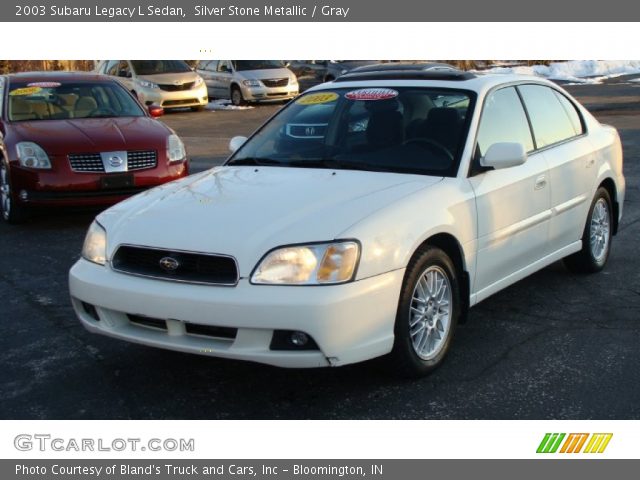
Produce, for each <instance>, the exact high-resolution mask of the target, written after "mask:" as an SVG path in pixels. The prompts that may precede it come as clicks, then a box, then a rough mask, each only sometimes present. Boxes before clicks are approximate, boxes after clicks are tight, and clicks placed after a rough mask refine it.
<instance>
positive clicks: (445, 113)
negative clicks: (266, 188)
mask: <svg viewBox="0 0 640 480" xmlns="http://www.w3.org/2000/svg"><path fill="white" fill-rule="evenodd" d="M472 95H473V94H472V93H469V92H465V91H459V90H449V89H435V88H410V87H402V88H383V87H380V88H336V89H332V90H322V91H317V92H311V93H308V94H306V95H302V96H300V97H298V98H297V99H296V100H295V101H293V102H291V103H290V104H289V105H288V106H287V107H286V108H285V109H283V110H282V111H281V112H280V113H279V114H278V115H277V116H276V117H275V118H274V119H272V120H271V121H270V122H269V123H268V124H266V125H265V126H264V127H263V128H262V129H261V130H260V131H259V132H258V133H257V134H256V135H255V136H254V137H253V138H251V139H250V140H249V141H248V142H247V143H246V144H245V145H244V146H243V147H242V148H241V149H240V150H239V151H238V152H236V154H235V155H234V156H233V157H232V158H231V160H230V161H229V162H228V164H229V165H273V166H285V167H300V168H305V167H308V168H332V169H340V168H343V169H354V170H370V171H388V172H397V173H419V174H429V175H438V176H454V175H455V174H456V173H457V167H458V162H459V156H460V154H461V150H462V146H463V145H464V140H465V138H466V135H467V130H468V127H467V123H468V122H467V119H468V117H469V112H470V111H471V109H472V108H473V105H472V104H473V97H472Z"/></svg>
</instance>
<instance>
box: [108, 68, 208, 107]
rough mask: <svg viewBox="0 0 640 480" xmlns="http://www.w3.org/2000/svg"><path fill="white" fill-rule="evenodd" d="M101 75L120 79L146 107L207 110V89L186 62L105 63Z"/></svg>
mask: <svg viewBox="0 0 640 480" xmlns="http://www.w3.org/2000/svg"><path fill="white" fill-rule="evenodd" d="M96 71H97V72H98V73H103V74H105V75H111V76H113V77H116V78H118V80H120V81H121V82H122V83H123V84H124V85H125V87H127V88H128V89H129V90H130V91H131V92H132V93H133V94H134V95H136V96H137V97H138V99H139V100H140V102H141V103H142V104H143V105H159V106H161V107H162V108H164V109H165V110H168V109H174V108H185V107H191V109H192V110H203V109H204V108H205V106H206V105H207V103H208V102H209V98H208V96H207V86H206V85H205V84H204V80H203V79H202V77H201V76H200V75H198V74H197V73H195V72H194V71H193V70H192V69H191V67H189V65H188V64H187V63H186V62H185V61H183V60H103V61H102V62H100V63H99V64H98V67H97V69H96Z"/></svg>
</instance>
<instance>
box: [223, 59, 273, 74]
mask: <svg viewBox="0 0 640 480" xmlns="http://www.w3.org/2000/svg"><path fill="white" fill-rule="evenodd" d="M233 65H234V66H235V68H236V70H238V71H242V70H266V69H269V68H283V67H284V65H283V64H282V62H281V61H280V60H234V61H233Z"/></svg>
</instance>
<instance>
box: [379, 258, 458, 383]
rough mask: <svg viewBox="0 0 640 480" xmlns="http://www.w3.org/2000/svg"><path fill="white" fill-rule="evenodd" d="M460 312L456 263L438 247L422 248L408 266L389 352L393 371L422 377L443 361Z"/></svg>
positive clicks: (403, 374)
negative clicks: (391, 348) (392, 342)
mask: <svg viewBox="0 0 640 480" xmlns="http://www.w3.org/2000/svg"><path fill="white" fill-rule="evenodd" d="M460 311H461V301H460V285H459V280H458V274H457V272H456V269H455V266H454V265H453V262H452V261H451V259H450V258H449V257H448V256H447V254H446V253H445V252H444V251H442V250H441V249H439V248H436V247H431V246H428V247H425V248H423V249H421V250H419V251H418V252H417V253H416V255H414V257H413V259H412V260H411V262H410V263H409V265H408V266H407V270H406V273H405V278H404V282H403V285H402V290H401V292H400V301H399V303H398V312H397V314H396V323H395V328H394V333H395V340H394V345H393V350H392V352H391V355H390V362H391V365H392V368H393V369H394V371H396V372H398V373H399V374H400V375H402V376H409V377H419V376H423V375H426V374H428V373H431V372H432V371H433V370H435V369H436V368H437V367H439V366H440V364H442V362H443V361H444V358H445V356H446V354H447V352H448V351H449V347H450V346H451V341H452V339H453V335H454V332H455V329H456V326H457V324H458V318H459V316H460Z"/></svg>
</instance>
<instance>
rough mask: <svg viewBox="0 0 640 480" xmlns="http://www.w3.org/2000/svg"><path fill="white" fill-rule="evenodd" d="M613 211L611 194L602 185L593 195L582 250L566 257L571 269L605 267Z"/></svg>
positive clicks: (586, 270)
mask: <svg viewBox="0 0 640 480" xmlns="http://www.w3.org/2000/svg"><path fill="white" fill-rule="evenodd" d="M612 212H613V209H612V203H611V196H610V195H609V192H608V191H607V189H606V188H603V187H600V188H599V189H598V191H597V192H596V194H595V196H594V197H593V200H592V202H591V207H590V208H589V215H587V222H586V224H585V226H584V230H583V232H582V250H580V251H579V252H576V253H574V254H573V255H570V256H568V257H566V258H565V259H564V264H565V266H566V267H567V269H569V271H571V272H574V273H596V272H599V271H600V270H602V269H603V268H604V266H605V265H606V263H607V260H608V259H609V253H610V252H611V237H612V233H613V221H614V220H613V216H612Z"/></svg>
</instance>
